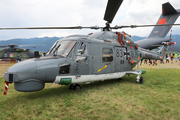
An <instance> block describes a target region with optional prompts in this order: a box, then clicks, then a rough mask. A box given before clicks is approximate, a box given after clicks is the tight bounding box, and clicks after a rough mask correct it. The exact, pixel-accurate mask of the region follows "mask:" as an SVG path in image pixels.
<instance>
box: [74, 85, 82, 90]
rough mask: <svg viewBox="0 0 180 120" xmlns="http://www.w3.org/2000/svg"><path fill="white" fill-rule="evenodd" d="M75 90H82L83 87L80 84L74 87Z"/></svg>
mask: <svg viewBox="0 0 180 120" xmlns="http://www.w3.org/2000/svg"><path fill="white" fill-rule="evenodd" d="M73 89H74V90H80V89H81V86H80V85H79V84H75V85H74V86H73Z"/></svg>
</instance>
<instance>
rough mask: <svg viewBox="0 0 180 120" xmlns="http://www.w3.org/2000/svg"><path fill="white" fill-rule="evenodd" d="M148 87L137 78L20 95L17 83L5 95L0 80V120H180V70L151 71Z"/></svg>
mask: <svg viewBox="0 0 180 120" xmlns="http://www.w3.org/2000/svg"><path fill="white" fill-rule="evenodd" d="M146 71H147V73H146V74H145V75H143V77H144V84H137V83H136V82H135V81H136V76H135V75H131V76H130V77H128V76H126V77H124V78H122V79H121V80H111V81H104V82H95V83H93V84H90V85H85V84H82V90H80V91H74V90H69V89H68V86H60V85H53V84H50V83H48V84H46V87H45V89H43V90H41V91H38V92H31V93H30V92H26V93H23V92H17V91H15V90H14V86H13V84H10V85H9V90H8V94H7V95H6V96H3V91H4V85H5V83H4V79H3V78H2V77H1V78H0V93H1V94H0V119H44V120H46V119H52V120H56V119H62V120H64V119H65V120H66V119H68V120H71V119H72V120H76V119H77V120H80V119H87V120H88V119H92V120H96V119H107V120H113V119H123V120H124V119H133V120H134V119H138V120H139V119H143V120H144V119H179V118H180V109H179V106H180V76H179V75H180V71H179V69H159V68H154V69H151V68H148V69H146Z"/></svg>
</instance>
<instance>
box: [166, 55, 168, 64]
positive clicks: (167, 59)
mask: <svg viewBox="0 0 180 120" xmlns="http://www.w3.org/2000/svg"><path fill="white" fill-rule="evenodd" d="M166 63H169V57H168V54H166Z"/></svg>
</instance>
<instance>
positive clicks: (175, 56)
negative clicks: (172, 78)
mask: <svg viewBox="0 0 180 120" xmlns="http://www.w3.org/2000/svg"><path fill="white" fill-rule="evenodd" d="M174 58H175V59H176V62H177V60H178V54H177V53H175V55H174Z"/></svg>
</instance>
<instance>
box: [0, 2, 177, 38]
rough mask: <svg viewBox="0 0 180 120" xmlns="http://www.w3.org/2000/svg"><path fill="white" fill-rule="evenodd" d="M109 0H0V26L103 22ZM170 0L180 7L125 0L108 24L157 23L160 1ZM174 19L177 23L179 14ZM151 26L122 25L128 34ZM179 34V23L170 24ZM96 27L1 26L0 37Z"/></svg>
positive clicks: (60, 34) (65, 33)
mask: <svg viewBox="0 0 180 120" xmlns="http://www.w3.org/2000/svg"><path fill="white" fill-rule="evenodd" d="M107 1H108V0H0V3H1V4H0V8H1V9H0V28H3V27H58V26H62V27H63V26H79V25H81V26H94V25H98V26H104V25H105V21H104V20H103V18H104V13H105V9H106V4H107ZM166 2H170V3H171V4H172V6H174V8H175V9H180V2H179V1H178V0H169V1H167V0H124V2H123V3H122V5H121V7H120V9H119V11H118V13H117V14H116V16H115V18H114V20H113V22H112V24H111V26H115V25H141V24H156V22H157V20H158V18H159V16H160V14H161V12H162V4H163V3H166ZM176 23H180V18H178V19H177V21H176ZM151 30H152V27H151V28H134V29H131V28H124V29H120V30H119V31H125V32H126V33H128V34H130V35H137V36H142V37H147V36H148V35H149V33H150V32H151ZM172 30H173V34H180V26H179V27H177V26H176V27H172ZM96 31H97V30H84V29H83V30H0V40H8V39H14V38H33V37H45V36H48V37H54V36H55V37H65V36H68V35H73V34H88V33H91V32H96Z"/></svg>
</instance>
